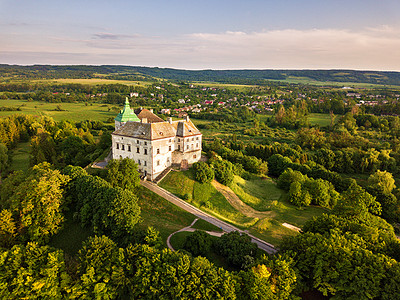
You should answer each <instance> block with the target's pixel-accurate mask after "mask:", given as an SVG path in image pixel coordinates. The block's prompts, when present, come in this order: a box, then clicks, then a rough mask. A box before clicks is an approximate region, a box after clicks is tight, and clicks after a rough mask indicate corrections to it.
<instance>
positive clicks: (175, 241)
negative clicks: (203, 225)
mask: <svg viewBox="0 0 400 300" xmlns="http://www.w3.org/2000/svg"><path fill="white" fill-rule="evenodd" d="M192 234H193V232H189V231H181V232H178V233H176V234H174V235H173V236H171V239H170V240H169V242H170V243H171V246H172V247H173V248H174V249H175V250H179V249H183V245H184V244H185V240H186V238H187V237H188V236H190V235H192Z"/></svg>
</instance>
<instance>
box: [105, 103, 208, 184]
mask: <svg viewBox="0 0 400 300" xmlns="http://www.w3.org/2000/svg"><path fill="white" fill-rule="evenodd" d="M201 142H202V134H201V132H200V131H199V130H198V129H197V128H196V126H195V125H194V124H193V123H192V121H191V120H190V119H189V117H188V116H186V118H185V119H183V120H178V121H172V118H168V120H167V121H164V120H163V119H161V118H160V117H158V116H157V115H155V114H154V113H153V112H152V111H151V110H147V109H140V110H139V111H137V112H136V113H135V111H134V110H133V109H131V108H130V106H129V101H128V99H126V101H125V105H124V108H123V109H122V110H121V111H120V113H119V114H118V115H117V117H116V118H115V131H114V132H113V133H112V158H113V159H122V158H131V159H133V160H134V161H135V162H136V163H137V164H138V170H139V173H140V174H141V176H143V177H145V178H146V179H149V180H155V179H156V178H157V177H158V176H159V175H161V173H162V172H163V171H165V170H166V169H168V168H170V167H172V166H174V165H175V166H180V167H181V168H185V167H187V166H188V165H191V164H193V163H195V162H197V161H199V160H200V157H201Z"/></svg>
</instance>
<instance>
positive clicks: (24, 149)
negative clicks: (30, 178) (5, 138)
mask: <svg viewBox="0 0 400 300" xmlns="http://www.w3.org/2000/svg"><path fill="white" fill-rule="evenodd" d="M30 150H31V143H30V142H25V143H19V144H18V145H17V147H16V148H15V149H13V150H11V152H10V156H11V159H12V161H11V168H10V169H11V171H19V170H21V171H26V170H27V169H28V168H29V152H30Z"/></svg>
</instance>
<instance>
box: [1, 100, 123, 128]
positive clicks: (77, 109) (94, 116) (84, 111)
mask: <svg viewBox="0 0 400 300" xmlns="http://www.w3.org/2000/svg"><path fill="white" fill-rule="evenodd" d="M1 106H7V107H20V108H21V111H0V117H5V116H9V115H12V114H18V113H22V114H29V115H36V116H49V117H52V118H53V119H54V120H55V121H62V120H71V121H74V122H79V121H84V120H93V121H102V122H106V120H107V119H108V118H110V117H112V118H114V117H115V116H116V115H117V113H118V111H117V110H114V109H113V108H114V106H115V105H111V104H104V103H88V104H87V105H86V104H85V103H81V102H79V103H48V102H42V101H31V102H29V101H26V100H10V99H8V100H0V107H1ZM58 106H59V107H60V108H61V109H62V111H59V110H57V107H58Z"/></svg>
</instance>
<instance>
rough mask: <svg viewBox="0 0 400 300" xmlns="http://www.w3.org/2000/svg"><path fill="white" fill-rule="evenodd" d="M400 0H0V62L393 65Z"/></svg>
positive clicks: (398, 52)
mask: <svg viewBox="0 0 400 300" xmlns="http://www.w3.org/2000/svg"><path fill="white" fill-rule="evenodd" d="M399 16H400V0H347V1H343V0H319V1H317V0H274V1H270V0H264V1H261V0H243V1H237V0H230V1H227V0H212V1H211V0H201V1H200V0H197V1H195V0H185V1H184V0H168V1H167V0H141V1H136V0H131V1H128V0H125V1H123V0H110V1H105V0H97V1H94V0H79V1H76V0H69V1H65V0H64V1H59V0H51V1H49V0H0V63H3V64H20V65H32V64H56V65H72V64H85V65H107V64H108V65H131V66H148V67H163V68H164V67H168V68H180V69H192V70H199V69H356V70H380V71H400V17H399Z"/></svg>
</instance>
